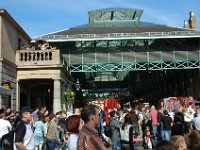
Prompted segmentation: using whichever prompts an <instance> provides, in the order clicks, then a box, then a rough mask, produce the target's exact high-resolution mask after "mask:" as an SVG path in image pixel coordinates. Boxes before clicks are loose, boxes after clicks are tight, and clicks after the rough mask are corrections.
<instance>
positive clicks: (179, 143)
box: [170, 135, 187, 150]
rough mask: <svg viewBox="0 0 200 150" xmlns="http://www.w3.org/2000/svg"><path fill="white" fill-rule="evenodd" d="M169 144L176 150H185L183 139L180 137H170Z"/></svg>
mask: <svg viewBox="0 0 200 150" xmlns="http://www.w3.org/2000/svg"><path fill="white" fill-rule="evenodd" d="M170 142H171V143H172V144H173V145H174V146H175V148H176V149H177V150H187V145H186V142H185V138H184V137H183V136H181V135H175V136H172V137H171V140H170Z"/></svg>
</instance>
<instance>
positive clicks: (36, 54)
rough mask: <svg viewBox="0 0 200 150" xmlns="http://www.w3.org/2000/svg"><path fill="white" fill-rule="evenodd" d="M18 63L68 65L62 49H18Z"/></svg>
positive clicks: (23, 65) (19, 64)
mask: <svg viewBox="0 0 200 150" xmlns="http://www.w3.org/2000/svg"><path fill="white" fill-rule="evenodd" d="M16 64H17V66H19V67H25V66H49V65H66V62H65V60H64V59H63V57H62V55H61V53H60V50H58V49H50V50H18V51H17V52H16Z"/></svg>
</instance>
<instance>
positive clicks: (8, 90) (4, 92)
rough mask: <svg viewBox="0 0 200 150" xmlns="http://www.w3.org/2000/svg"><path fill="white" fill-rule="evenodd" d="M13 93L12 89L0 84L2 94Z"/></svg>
mask: <svg viewBox="0 0 200 150" xmlns="http://www.w3.org/2000/svg"><path fill="white" fill-rule="evenodd" d="M11 93H12V90H11V89H7V88H3V87H2V86H0V94H1V95H11Z"/></svg>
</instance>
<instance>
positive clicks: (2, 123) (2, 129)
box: [0, 109, 12, 147]
mask: <svg viewBox="0 0 200 150" xmlns="http://www.w3.org/2000/svg"><path fill="white" fill-rule="evenodd" d="M4 116H5V114H4V109H0V147H1V146H2V145H1V138H2V136H3V135H5V134H7V133H8V132H9V131H11V130H12V126H11V124H10V122H9V121H8V120H5V119H4Z"/></svg>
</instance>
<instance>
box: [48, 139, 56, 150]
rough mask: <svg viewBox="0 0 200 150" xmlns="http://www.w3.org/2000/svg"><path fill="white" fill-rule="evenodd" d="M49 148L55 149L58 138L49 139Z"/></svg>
mask: <svg viewBox="0 0 200 150" xmlns="http://www.w3.org/2000/svg"><path fill="white" fill-rule="evenodd" d="M47 145H48V150H55V148H56V147H57V145H58V140H57V139H47Z"/></svg>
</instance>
